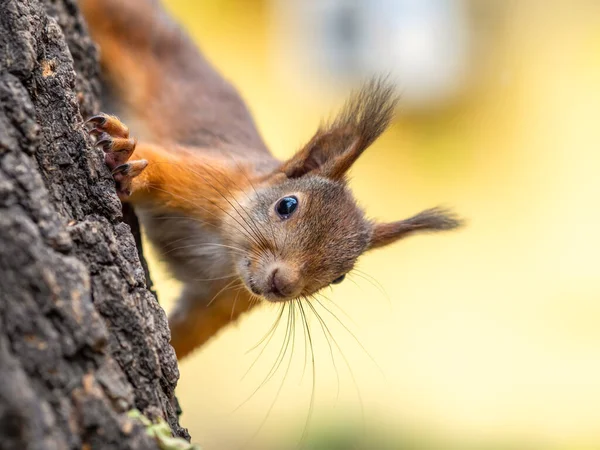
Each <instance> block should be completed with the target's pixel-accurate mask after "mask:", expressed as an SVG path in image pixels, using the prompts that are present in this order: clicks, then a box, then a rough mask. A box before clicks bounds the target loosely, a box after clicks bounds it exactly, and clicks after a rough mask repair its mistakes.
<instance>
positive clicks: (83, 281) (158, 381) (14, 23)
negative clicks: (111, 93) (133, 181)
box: [0, 0, 189, 450]
mask: <svg viewBox="0 0 600 450" xmlns="http://www.w3.org/2000/svg"><path fill="white" fill-rule="evenodd" d="M99 89H100V83H99V69H98V57H97V50H96V48H95V46H94V44H93V42H92V41H91V40H90V38H89V37H88V35H87V32H86V30H85V25H84V23H83V20H82V18H81V16H80V15H79V12H78V10H77V5H76V2H75V1H74V0H0V449H19V450H22V449H104V448H106V449H144V450H146V449H153V448H158V447H157V444H156V442H155V441H154V440H152V439H151V438H149V437H148V436H147V435H146V434H145V431H144V428H143V427H142V426H141V425H140V424H139V423H138V422H135V421H132V420H130V419H128V418H127V415H126V412H127V411H128V410H130V409H132V408H138V409H139V410H141V411H142V412H143V413H144V414H145V415H147V416H149V417H162V418H164V419H165V420H166V421H167V422H168V423H169V425H170V426H171V429H172V430H173V433H174V435H176V436H181V437H185V438H187V439H189V436H188V435H187V431H186V430H185V429H182V428H181V427H180V426H179V424H178V418H177V413H176V401H175V397H174V389H175V385H176V383H177V379H178V377H179V372H178V369H177V361H176V358H175V353H174V351H173V349H172V348H171V346H170V345H169V338H170V336H169V329H168V326H167V320H166V317H165V313H164V311H163V310H162V309H161V308H160V306H159V305H158V302H157V300H156V297H155V296H154V295H153V293H152V292H151V291H150V290H149V288H148V281H147V279H146V276H145V271H144V267H143V265H142V261H143V256H141V258H140V255H139V254H138V250H137V248H138V247H136V243H135V240H134V237H133V235H132V230H131V229H130V227H129V226H128V225H126V224H125V223H123V222H122V210H121V204H120V201H119V199H118V198H117V196H116V193H115V189H114V184H113V181H112V179H111V175H110V173H109V171H108V169H107V168H106V167H105V165H104V160H103V155H102V152H101V151H98V150H96V149H93V148H92V146H91V145H90V141H89V139H88V137H87V134H86V132H85V129H84V124H83V117H87V116H89V115H90V114H92V113H96V112H98V111H99V102H98V98H99ZM136 226H137V225H136ZM133 231H134V233H137V235H138V236H139V228H138V229H135V230H133Z"/></svg>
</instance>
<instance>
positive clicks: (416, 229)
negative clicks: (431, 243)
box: [369, 208, 464, 249]
mask: <svg viewBox="0 0 600 450" xmlns="http://www.w3.org/2000/svg"><path fill="white" fill-rule="evenodd" d="M463 225H464V220H462V219H460V218H459V217H458V216H457V215H456V214H455V213H453V212H452V211H450V210H447V209H443V208H432V209H427V210H425V211H422V212H420V213H419V214H417V215H416V216H413V217H410V218H408V219H405V220H400V221H398V222H391V223H375V224H374V225H373V236H372V237H371V243H370V245H369V249H373V248H378V247H383V246H386V245H388V244H391V243H393V242H396V241H397V240H399V239H402V238H404V237H407V236H410V235H412V234H415V233H426V232H437V231H446V230H454V229H456V228H459V227H461V226H463Z"/></svg>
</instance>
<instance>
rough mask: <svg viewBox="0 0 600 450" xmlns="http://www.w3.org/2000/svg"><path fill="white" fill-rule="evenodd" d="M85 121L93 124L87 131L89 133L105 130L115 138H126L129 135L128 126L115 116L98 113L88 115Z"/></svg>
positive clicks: (95, 133) (99, 132)
mask: <svg viewBox="0 0 600 450" xmlns="http://www.w3.org/2000/svg"><path fill="white" fill-rule="evenodd" d="M85 123H86V124H92V125H93V128H92V129H91V130H90V131H89V133H90V134H94V135H98V134H101V132H106V133H108V134H109V135H110V136H112V137H115V138H125V139H126V138H128V137H129V128H127V126H125V124H123V123H122V122H121V121H120V120H119V118H118V117H116V116H111V115H109V114H104V113H100V114H97V115H95V116H92V117H90V118H89V119H88V120H86V121H85Z"/></svg>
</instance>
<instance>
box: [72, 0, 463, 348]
mask: <svg viewBox="0 0 600 450" xmlns="http://www.w3.org/2000/svg"><path fill="white" fill-rule="evenodd" d="M79 3H80V6H81V8H82V11H83V13H84V16H85V18H86V20H87V23H88V26H89V31H90V33H91V35H92V37H93V39H94V40H95V41H96V42H97V43H98V45H99V47H100V54H101V63H102V69H103V73H104V75H105V77H106V80H107V81H108V83H109V85H110V87H111V89H112V91H113V92H114V94H115V96H116V98H117V99H118V101H119V103H120V104H121V106H122V107H124V110H125V112H126V114H127V115H128V116H132V117H133V118H135V123H136V125H139V126H140V130H143V133H144V137H145V138H146V139H147V140H142V141H140V142H136V139H134V138H132V137H131V136H130V134H129V130H128V128H127V127H126V126H125V125H124V124H123V123H122V122H121V121H120V120H119V119H117V118H116V117H115V116H111V115H107V114H99V115H97V116H94V117H92V118H91V119H89V123H90V124H91V131H90V133H91V134H93V135H94V136H95V137H96V142H95V144H96V146H97V147H101V148H102V149H103V150H104V152H105V160H106V164H107V165H108V167H109V168H110V169H111V171H112V174H113V178H114V180H115V182H116V187H117V192H118V194H119V197H120V198H121V200H122V201H123V202H129V203H131V204H132V205H133V206H134V209H135V210H136V212H137V213H138V215H139V217H140V219H141V222H142V226H143V229H144V230H145V232H146V234H147V236H148V238H149V239H150V241H151V242H152V244H153V245H154V246H156V247H157V249H158V250H159V253H160V254H162V255H164V256H163V257H164V259H165V261H166V262H167V264H168V267H169V268H170V270H171V271H172V272H173V274H174V276H175V277H176V278H178V279H179V280H180V281H182V282H183V284H184V288H183V292H182V294H181V296H180V298H179V300H178V301H177V304H176V307H175V309H174V311H173V313H172V314H171V316H170V317H169V325H170V328H171V335H172V340H171V343H172V345H173V347H174V349H175V351H176V353H177V356H178V358H183V357H185V356H186V355H188V354H189V353H190V352H191V351H192V350H194V349H195V348H197V347H199V346H200V345H202V344H203V343H205V342H206V341H207V340H208V339H210V338H211V337H212V336H214V335H215V334H216V333H217V332H218V331H219V330H220V329H221V328H222V327H224V326H225V325H227V324H228V323H230V322H231V321H233V320H236V319H237V318H238V317H239V316H240V315H241V314H242V313H244V312H246V311H248V310H250V309H251V308H253V307H254V306H255V305H257V304H258V303H260V302H261V301H268V302H285V301H290V300H293V299H298V298H300V299H303V298H307V297H309V296H311V295H313V294H314V293H316V292H317V291H319V290H320V289H322V288H324V287H326V286H328V285H330V284H332V283H334V284H335V283H339V282H341V281H342V280H343V279H344V277H345V275H346V274H347V273H348V272H349V271H351V270H352V268H353V266H354V265H355V263H356V260H357V258H358V257H359V256H360V255H362V254H363V253H365V252H367V251H370V250H372V249H375V248H379V247H383V246H386V245H389V244H391V243H393V242H395V241H397V240H399V239H402V238H404V237H406V236H408V235H412V234H414V233H418V232H428V231H442V230H450V229H454V228H456V227H458V226H459V225H460V220H459V219H458V218H457V217H456V216H455V215H454V214H452V213H451V212H449V211H445V210H442V209H439V208H434V209H428V210H425V211H423V212H421V213H419V214H417V215H415V216H413V217H411V218H408V219H404V220H400V221H397V222H392V223H379V222H376V221H373V220H370V219H368V218H366V217H365V214H364V212H363V210H362V209H361V208H360V207H358V206H357V204H356V201H355V200H354V197H353V195H352V193H351V191H350V189H349V188H348V185H347V179H346V174H347V172H348V170H349V169H350V167H351V166H352V164H354V162H356V160H357V159H358V158H359V156H360V155H361V154H362V153H363V151H365V150H366V149H367V148H368V147H369V146H370V145H371V144H372V143H373V142H374V141H375V140H376V139H377V138H378V137H379V136H380V135H381V134H382V133H383V132H384V130H385V129H386V127H387V126H388V124H389V123H390V120H391V119H392V115H393V112H394V109H395V107H396V101H397V98H396V96H395V94H394V92H395V91H394V87H393V86H392V85H391V84H390V83H388V82H386V81H385V80H384V79H375V80H373V81H370V82H369V83H367V84H366V85H365V86H364V87H363V88H362V89H361V90H359V91H358V92H356V93H355V94H354V95H353V96H351V98H350V99H349V100H348V102H347V103H346V106H345V107H344V108H343V109H342V111H341V112H340V113H339V114H338V115H337V117H336V118H335V119H334V120H333V121H331V122H330V123H329V124H327V125H323V126H321V127H320V128H319V129H318V130H317V132H316V133H315V135H314V136H313V137H312V139H311V140H310V141H309V142H308V143H307V144H306V145H305V146H304V147H303V148H302V149H300V150H299V151H298V152H297V153H296V154H294V155H293V156H292V157H291V158H290V159H288V160H287V161H279V160H277V159H276V158H275V157H274V156H273V155H271V153H270V152H269V150H268V149H267V147H266V145H265V143H264V142H263V140H262V139H261V137H260V135H259V133H258V131H257V129H256V127H255V125H254V122H253V120H252V118H251V116H250V114H249V112H248V109H247V108H246V106H245V104H244V102H243V101H242V99H241V98H240V96H239V94H238V93H237V91H236V90H235V89H234V88H233V87H232V86H231V85H230V84H229V83H228V82H227V81H225V80H224V79H223V78H222V77H221V76H220V75H219V74H218V73H217V72H216V71H215V70H214V69H213V68H212V67H211V66H210V64H209V63H208V62H207V61H206V60H205V59H204V57H203V56H202V55H201V53H200V52H199V50H198V49H197V48H196V47H195V46H194V45H193V44H192V42H191V40H190V39H189V38H188V37H187V36H186V34H185V33H184V32H183V31H182V30H181V28H180V27H179V26H178V25H177V24H176V23H175V22H174V21H173V20H172V19H171V18H170V17H169V16H168V14H167V13H166V12H165V11H164V10H163V8H162V7H161V6H160V4H159V2H158V1H156V0H130V1H127V2H121V1H117V0H80V2H79Z"/></svg>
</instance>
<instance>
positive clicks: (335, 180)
mask: <svg viewBox="0 0 600 450" xmlns="http://www.w3.org/2000/svg"><path fill="white" fill-rule="evenodd" d="M396 103H397V97H396V96H395V94H394V87H393V86H392V85H391V84H389V83H387V82H386V81H385V80H381V79H376V80H373V81H371V82H369V83H368V84H367V85H366V86H364V87H363V88H362V89H361V90H360V91H358V92H356V93H355V94H354V95H353V96H352V97H351V98H350V100H349V101H348V102H347V103H346V105H345V107H344V108H343V110H342V112H341V113H340V114H339V115H338V116H337V117H336V118H335V120H333V121H332V122H331V123H330V124H329V125H323V126H321V127H320V128H319V130H318V131H317V133H316V134H315V136H314V137H313V138H312V139H311V140H310V142H309V143H308V144H307V145H306V146H304V148H302V149H301V150H300V151H298V152H297V153H296V154H295V155H294V156H293V157H292V158H291V159H289V160H288V161H286V162H284V163H283V164H282V165H281V166H280V167H279V168H278V169H277V170H276V171H275V172H273V173H271V174H269V175H268V176H267V177H265V178H264V179H262V180H261V182H260V183H258V184H257V185H256V186H253V188H252V189H250V190H249V191H247V192H245V193H244V196H243V197H240V198H239V199H238V200H239V206H240V207H241V209H240V208H238V209H239V210H238V211H237V212H238V214H239V213H241V214H240V215H239V217H238V220H239V222H238V223H236V224H233V223H231V225H235V228H236V229H237V232H236V233H233V234H232V236H231V238H230V240H231V244H232V246H235V248H236V249H239V250H243V253H239V252H234V253H233V257H234V260H235V267H236V270H237V272H238V274H239V275H240V278H241V279H242V280H243V282H244V284H245V286H246V288H247V289H248V290H250V291H251V292H252V293H254V294H255V295H258V296H261V297H263V298H265V299H267V300H270V301H285V300H291V299H294V298H301V297H307V296H311V295H313V294H314V293H316V292H317V291H318V290H320V289H322V288H323V287H326V286H328V285H330V284H332V283H339V282H341V281H342V280H343V279H344V277H345V275H346V273H348V272H349V271H350V270H352V268H353V267H354V264H355V263H356V260H357V259H358V257H359V256H360V255H361V254H363V253H364V252H366V251H368V250H371V249H374V248H378V247H382V246H385V245H388V244H391V243H392V242H395V241H397V240H399V239H401V238H403V237H406V236H408V235H410V234H413V233H416V232H426V231H441V230H449V229H453V228H456V227H458V226H459V225H460V221H459V220H458V219H457V218H456V217H455V216H454V215H452V214H451V213H449V212H447V211H444V210H442V209H439V208H434V209H429V210H426V211H423V212H421V213H419V214H417V215H416V216H413V217H411V218H409V219H405V220H400V221H397V222H391V223H378V222H375V221H372V220H369V219H367V218H366V217H365V214H364V212H363V210H362V209H361V208H360V207H358V205H357V204H356V201H355V200H354V197H353V195H352V193H351V191H350V189H349V188H348V186H347V180H346V174H347V172H348V169H350V167H351V166H352V164H353V163H354V162H355V161H356V160H357V159H358V157H359V156H360V155H361V154H362V152H363V151H364V150H365V149H366V148H368V147H369V146H370V145H371V144H372V143H373V142H374V141H375V140H376V139H377V138H378V137H379V135H381V133H383V131H384V130H385V129H386V127H387V126H388V125H389V123H390V120H391V119H392V115H393V112H394V110H395V107H396ZM245 213H247V214H245ZM242 216H246V217H242ZM240 219H242V220H240ZM240 222H241V223H240ZM240 226H241V227H240Z"/></svg>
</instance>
